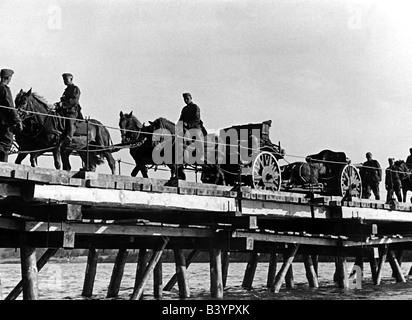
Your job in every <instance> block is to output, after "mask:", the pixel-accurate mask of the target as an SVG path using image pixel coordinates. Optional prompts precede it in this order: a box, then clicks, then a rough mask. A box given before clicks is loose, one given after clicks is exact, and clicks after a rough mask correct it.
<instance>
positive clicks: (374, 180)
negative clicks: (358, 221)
mask: <svg viewBox="0 0 412 320" xmlns="http://www.w3.org/2000/svg"><path fill="white" fill-rule="evenodd" d="M366 160H367V161H365V162H364V163H363V164H362V168H361V170H360V171H361V172H360V174H361V178H362V186H363V192H362V198H364V199H369V198H370V196H371V195H372V192H373V194H374V195H375V199H376V200H380V195H379V183H380V182H381V181H382V169H381V166H380V164H379V162H378V161H376V160H375V159H373V158H372V153H370V152H368V153H366ZM371 191H372V192H371Z"/></svg>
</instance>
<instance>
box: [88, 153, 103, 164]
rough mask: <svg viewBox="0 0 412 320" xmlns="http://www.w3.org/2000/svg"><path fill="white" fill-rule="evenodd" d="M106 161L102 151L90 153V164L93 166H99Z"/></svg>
mask: <svg viewBox="0 0 412 320" xmlns="http://www.w3.org/2000/svg"><path fill="white" fill-rule="evenodd" d="M103 162H104V160H103V156H102V154H101V153H98V154H96V153H90V154H89V164H90V165H91V166H92V167H97V166H98V165H100V164H102V163H103Z"/></svg>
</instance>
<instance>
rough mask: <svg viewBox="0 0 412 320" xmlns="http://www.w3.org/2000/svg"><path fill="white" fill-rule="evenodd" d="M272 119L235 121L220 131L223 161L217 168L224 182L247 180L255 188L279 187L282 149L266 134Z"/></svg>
mask: <svg viewBox="0 0 412 320" xmlns="http://www.w3.org/2000/svg"><path fill="white" fill-rule="evenodd" d="M271 125H272V121H271V120H267V121H263V122H260V123H249V124H245V125H234V126H231V127H228V128H224V129H222V130H221V131H220V134H219V137H220V140H221V141H222V142H223V143H224V145H225V160H226V161H225V163H222V164H220V168H221V170H222V172H223V174H224V176H225V181H226V184H228V185H235V184H246V185H248V186H251V187H253V188H255V189H266V190H273V191H279V190H280V187H281V182H282V179H281V168H280V166H279V164H278V160H280V159H282V158H283V156H284V154H285V151H284V150H283V149H282V148H281V146H280V142H279V143H278V144H275V143H273V142H272V141H271V140H270V138H269V130H270V127H271Z"/></svg>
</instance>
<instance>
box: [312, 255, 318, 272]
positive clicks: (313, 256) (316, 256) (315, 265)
mask: <svg viewBox="0 0 412 320" xmlns="http://www.w3.org/2000/svg"><path fill="white" fill-rule="evenodd" d="M311 257H312V262H313V269H314V270H315V273H316V276H317V277H318V276H319V274H318V264H319V256H318V255H317V254H312V255H311Z"/></svg>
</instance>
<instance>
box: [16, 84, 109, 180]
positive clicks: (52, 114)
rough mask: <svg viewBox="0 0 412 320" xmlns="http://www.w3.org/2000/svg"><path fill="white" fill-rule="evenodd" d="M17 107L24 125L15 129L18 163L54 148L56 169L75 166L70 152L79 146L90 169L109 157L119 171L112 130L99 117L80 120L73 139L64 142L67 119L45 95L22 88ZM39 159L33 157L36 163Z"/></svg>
mask: <svg viewBox="0 0 412 320" xmlns="http://www.w3.org/2000/svg"><path fill="white" fill-rule="evenodd" d="M15 103H16V109H17V110H18V112H19V113H20V114H21V118H22V122H23V126H24V129H23V130H22V131H17V132H16V133H15V137H16V142H17V144H18V145H19V151H20V153H19V154H18V156H17V158H16V161H15V162H16V163H17V164H20V163H21V162H22V161H23V160H24V158H25V157H26V156H27V154H28V153H30V154H31V155H33V156H34V157H37V156H39V155H40V154H43V153H44V152H46V151H51V152H52V153H53V157H54V166H55V168H56V169H60V168H61V163H60V157H61V161H62V162H63V170H71V166H70V162H69V156H70V154H71V153H72V152H73V151H74V150H76V151H77V152H78V154H79V156H80V157H81V159H82V161H83V163H85V164H87V163H88V164H89V168H87V169H89V170H92V171H94V170H95V169H96V167H97V165H99V164H101V163H103V162H104V161H103V159H102V158H103V157H105V158H106V160H107V162H108V164H109V167H110V169H111V172H112V173H113V174H115V169H116V161H115V160H114V158H113V156H112V154H111V152H113V148H112V146H113V144H112V140H111V138H110V134H109V131H108V130H107V128H106V127H104V126H103V125H102V124H101V123H100V122H99V121H97V120H94V119H91V120H90V121H89V123H86V122H84V121H83V122H80V123H79V125H78V126H77V129H76V132H75V135H74V138H73V141H72V143H70V144H69V145H67V146H62V144H61V142H62V135H63V133H64V132H65V126H66V121H65V119H63V118H62V117H60V115H59V114H58V113H57V112H56V110H55V109H54V106H53V105H49V104H48V103H47V102H46V101H45V100H44V98H42V97H41V96H39V95H38V94H36V93H34V92H32V91H31V89H30V90H29V91H28V92H24V91H23V90H20V92H19V93H18V94H17V96H16V99H15ZM34 165H35V162H34V161H32V166H34Z"/></svg>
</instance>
